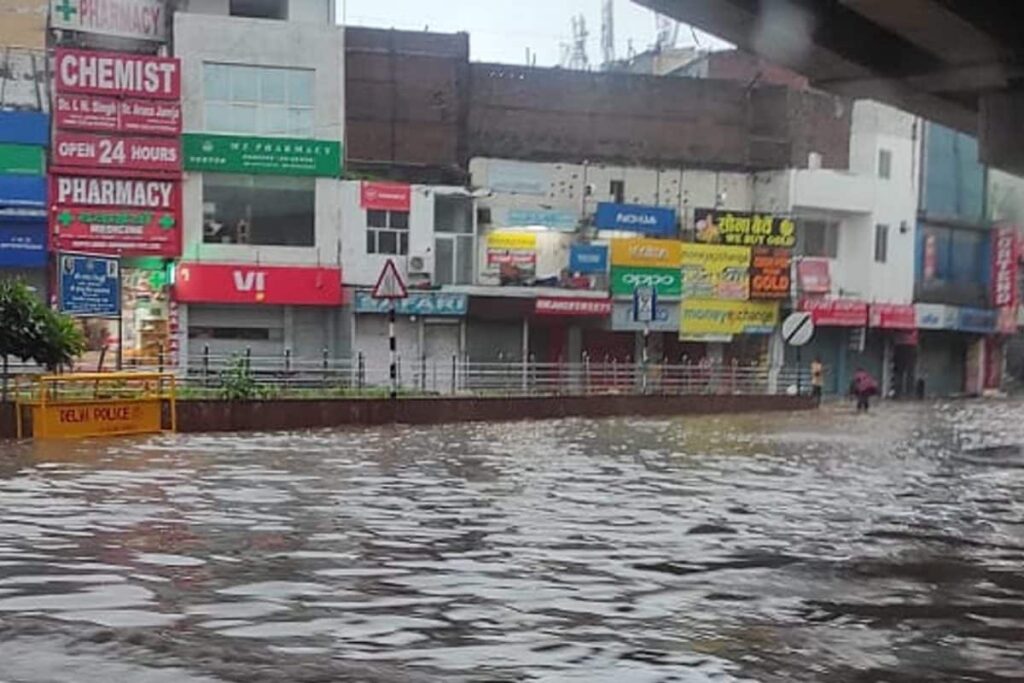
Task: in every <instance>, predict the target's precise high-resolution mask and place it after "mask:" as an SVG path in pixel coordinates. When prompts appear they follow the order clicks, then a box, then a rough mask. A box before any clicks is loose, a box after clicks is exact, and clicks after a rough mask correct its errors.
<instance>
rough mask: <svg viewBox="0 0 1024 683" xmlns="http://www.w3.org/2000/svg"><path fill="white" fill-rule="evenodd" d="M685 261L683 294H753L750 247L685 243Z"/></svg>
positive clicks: (712, 296)
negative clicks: (751, 290)
mask: <svg viewBox="0 0 1024 683" xmlns="http://www.w3.org/2000/svg"><path fill="white" fill-rule="evenodd" d="M682 263H683V298H694V299H738V300H741V301H742V300H745V299H747V298H749V295H750V247H726V246H718V245H709V244H684V245H683V254H682Z"/></svg>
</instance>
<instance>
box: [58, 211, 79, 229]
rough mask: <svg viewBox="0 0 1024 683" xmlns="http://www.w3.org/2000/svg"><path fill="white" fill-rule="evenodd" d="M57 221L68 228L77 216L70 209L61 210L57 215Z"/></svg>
mask: <svg viewBox="0 0 1024 683" xmlns="http://www.w3.org/2000/svg"><path fill="white" fill-rule="evenodd" d="M57 222H58V223H60V224H61V225H63V226H64V227H65V228H66V227H68V226H69V225H71V224H72V223H74V222H75V216H74V214H73V213H71V212H70V211H61V212H60V214H59V215H58V216H57Z"/></svg>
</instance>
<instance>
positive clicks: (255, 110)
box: [203, 63, 314, 138]
mask: <svg viewBox="0 0 1024 683" xmlns="http://www.w3.org/2000/svg"><path fill="white" fill-rule="evenodd" d="M313 76H314V72H313V71H312V70H311V69H281V68H276V67H261V66H243V65H240V64H212V63H208V64H204V65H203V101H204V112H205V116H206V130H207V131H208V132H211V133H249V134H252V135H265V136H271V137H273V136H290V137H300V138H312V137H314V135H313Z"/></svg>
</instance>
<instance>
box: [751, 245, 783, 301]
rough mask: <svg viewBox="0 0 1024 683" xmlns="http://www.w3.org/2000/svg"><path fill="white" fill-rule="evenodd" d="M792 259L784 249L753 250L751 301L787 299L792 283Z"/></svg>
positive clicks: (759, 248) (762, 248)
mask: <svg viewBox="0 0 1024 683" xmlns="http://www.w3.org/2000/svg"><path fill="white" fill-rule="evenodd" d="M791 272H792V257H791V256H790V252H789V251H787V250H785V249H767V248H765V247H757V248H755V249H754V254H753V257H752V259H751V261H750V298H751V299H788V298H789V295H790V290H791V289H792V285H793V281H792V276H791V275H790V273H791Z"/></svg>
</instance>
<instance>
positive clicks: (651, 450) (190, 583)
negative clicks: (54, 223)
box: [0, 403, 1024, 683]
mask: <svg viewBox="0 0 1024 683" xmlns="http://www.w3.org/2000/svg"><path fill="white" fill-rule="evenodd" d="M1022 418H1024V404H1021V403H962V404H946V405H939V404H928V405H905V406H891V407H885V409H884V410H882V411H878V412H875V413H872V414H871V415H870V416H866V417H865V416H857V415H854V414H853V412H852V408H851V407H850V406H849V405H843V406H837V407H833V408H828V409H826V410H825V411H823V412H822V413H821V414H806V413H803V414H792V415H771V416H740V417H733V418H729V417H722V418H679V419H657V420H641V419H613V420H600V421H591V420H562V421H551V422H530V423H507V424H469V425H453V426H442V427H433V428H402V427H399V428H394V429H392V428H380V429H363V430H348V431H338V432H316V433H301V434H267V435H218V436H183V437H160V438H153V439H142V440H119V441H107V442H88V443H77V444H53V443H50V444H11V443H6V444H0V454H2V457H0V681H2V682H3V683H15V682H17V683H23V682H24V683H28V682H31V683H44V682H45V683H55V682H56V683H72V682H73V683H91V682H102V683H114V682H121V681H129V682H132V683H135V682H142V683H171V682H174V683H213V682H235V681H238V682H240V683H262V682H264V681H268V682H269V681H288V682H296V681H297V682H300V683H302V682H307V683H308V682H313V681H316V682H324V683H326V682H329V681H330V682H333V681H349V680H351V681H588V682H593V681H608V682H612V681H614V682H616V683H619V682H624V681H641V682H647V681H780V682H781V681H851V682H852V681H858V682H860V681H889V682H903V681H920V680H964V681H983V682H987V681H1019V680H1024V656H1022V654H1021V648H1020V643H1021V642H1022V640H1024V454H1022V453H1021V452H1020V451H1019V450H1018V449H1017V448H1015V447H1014V446H1015V445H1017V444H1024V419H1022ZM1006 446H1010V447H1006Z"/></svg>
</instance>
